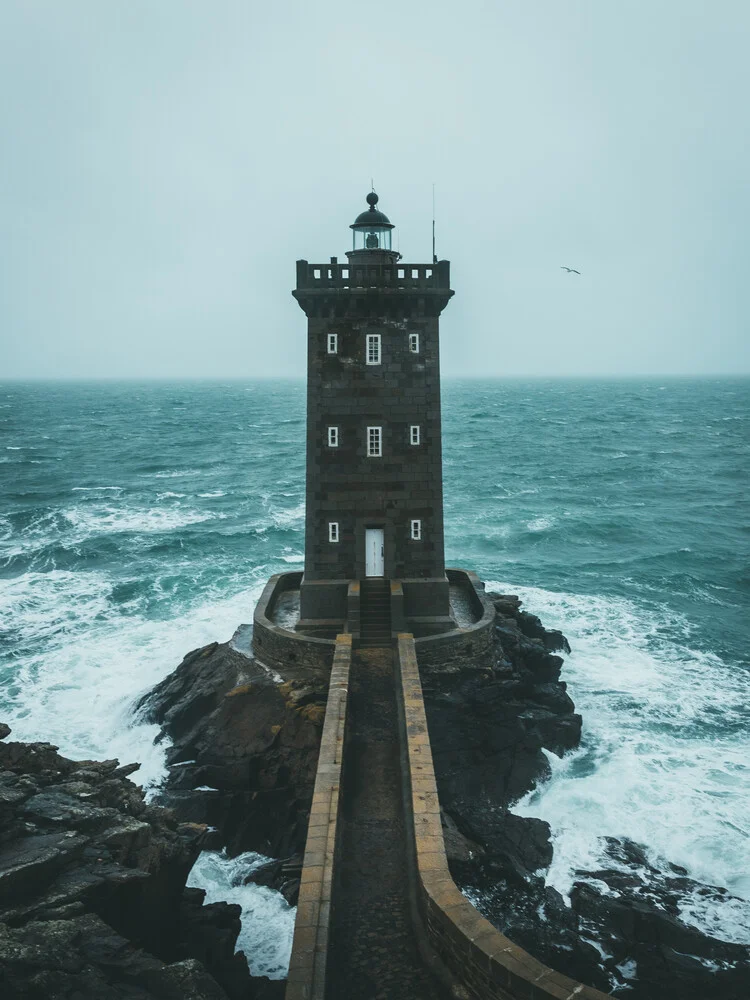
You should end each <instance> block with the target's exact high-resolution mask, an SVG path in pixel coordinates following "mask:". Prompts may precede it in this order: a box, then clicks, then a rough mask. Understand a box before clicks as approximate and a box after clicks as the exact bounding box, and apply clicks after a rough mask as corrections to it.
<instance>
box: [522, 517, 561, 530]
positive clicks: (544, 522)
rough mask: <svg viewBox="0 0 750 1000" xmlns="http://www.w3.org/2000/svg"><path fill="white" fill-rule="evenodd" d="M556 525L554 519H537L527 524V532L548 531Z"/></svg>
mask: <svg viewBox="0 0 750 1000" xmlns="http://www.w3.org/2000/svg"><path fill="white" fill-rule="evenodd" d="M554 524H555V519H554V518H553V517H537V518H535V519H534V520H533V521H527V522H526V530H527V531H547V529H548V528H552V527H553V526H554Z"/></svg>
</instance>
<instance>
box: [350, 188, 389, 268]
mask: <svg viewBox="0 0 750 1000" xmlns="http://www.w3.org/2000/svg"><path fill="white" fill-rule="evenodd" d="M377 203H378V196H377V195H376V194H375V192H374V191H371V192H370V193H369V194H368V195H367V204H368V205H369V206H370V207H369V209H368V210H367V211H366V212H361V213H360V214H359V215H358V216H357V218H356V219H355V220H354V223H353V224H352V225H351V226H350V227H349V228H350V229H351V230H352V232H353V234H354V239H353V243H352V250H353V252H354V253H361V252H362V251H368V250H376V251H377V250H386V251H388V252H390V251H391V230H392V229H393V228H394V227H393V226H392V225H391V222H390V220H389V219H388V216H387V215H384V214H383V213H382V212H380V211H378V209H377V208H376V207H375V206H376V205H377Z"/></svg>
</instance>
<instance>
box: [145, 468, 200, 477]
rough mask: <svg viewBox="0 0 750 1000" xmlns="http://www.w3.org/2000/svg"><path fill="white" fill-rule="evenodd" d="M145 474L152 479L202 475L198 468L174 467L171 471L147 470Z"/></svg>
mask: <svg viewBox="0 0 750 1000" xmlns="http://www.w3.org/2000/svg"><path fill="white" fill-rule="evenodd" d="M145 475H147V476H153V478H154V479H181V478H183V477H188V476H200V475H202V473H201V470H200V469H175V470H173V471H172V472H147V473H145Z"/></svg>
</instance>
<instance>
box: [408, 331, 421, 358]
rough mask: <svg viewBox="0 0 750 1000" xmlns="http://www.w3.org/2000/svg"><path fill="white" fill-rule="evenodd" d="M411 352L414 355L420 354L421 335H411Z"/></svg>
mask: <svg viewBox="0 0 750 1000" xmlns="http://www.w3.org/2000/svg"><path fill="white" fill-rule="evenodd" d="M409 350H410V351H411V353H412V354H419V334H418V333H410V334H409Z"/></svg>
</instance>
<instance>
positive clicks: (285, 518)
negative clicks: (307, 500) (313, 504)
mask: <svg viewBox="0 0 750 1000" xmlns="http://www.w3.org/2000/svg"><path fill="white" fill-rule="evenodd" d="M270 516H271V521H272V522H273V525H274V527H276V528H293V527H296V526H297V525H298V524H301V523H302V522H304V520H305V504H304V501H302V502H301V503H299V504H297V506H296V507H293V508H291V509H286V510H274V511H272V512H271V515H270Z"/></svg>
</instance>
